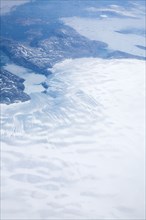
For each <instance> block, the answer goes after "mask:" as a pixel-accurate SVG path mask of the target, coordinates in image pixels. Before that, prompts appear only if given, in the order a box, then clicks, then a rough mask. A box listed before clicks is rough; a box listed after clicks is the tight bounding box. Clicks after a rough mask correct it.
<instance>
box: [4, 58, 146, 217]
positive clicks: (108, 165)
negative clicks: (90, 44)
mask: <svg viewBox="0 0 146 220" xmlns="http://www.w3.org/2000/svg"><path fill="white" fill-rule="evenodd" d="M144 68H145V63H144V61H140V60H124V59H121V60H102V59H96V58H83V59H74V60H72V59H71V60H65V61H63V62H61V63H58V64H56V65H55V66H54V67H53V74H52V75H50V76H49V77H48V83H49V88H48V89H47V93H46V94H43V93H33V94H32V96H31V100H30V101H29V102H28V103H19V104H18V103H17V104H12V105H11V106H5V105H1V121H2V123H1V134H2V146H1V159H2V199H3V200H2V201H3V202H2V210H3V213H2V219H9V218H11V219H36V218H37V219H40V220H41V219H54V218H62V219H68V218H72V219H77V218H78V219H83V218H84V219H85V218H86V219H87V218H94V219H95V218H98V219H105V218H111V219H143V218H144V195H145V193H144V190H145V189H144V155H145V154H144V153H145V152H144V149H145V147H144V74H145V71H144ZM137 201H138V202H137Z"/></svg>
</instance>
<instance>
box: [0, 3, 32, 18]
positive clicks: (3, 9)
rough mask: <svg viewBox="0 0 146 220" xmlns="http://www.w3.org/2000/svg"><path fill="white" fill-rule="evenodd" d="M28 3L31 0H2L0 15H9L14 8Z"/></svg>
mask: <svg viewBox="0 0 146 220" xmlns="http://www.w3.org/2000/svg"><path fill="white" fill-rule="evenodd" d="M26 2H29V0H8V1H5V0H1V4H0V14H1V15H4V14H6V13H9V12H10V11H11V10H12V9H13V8H14V7H16V6H18V5H22V4H25V3H26Z"/></svg>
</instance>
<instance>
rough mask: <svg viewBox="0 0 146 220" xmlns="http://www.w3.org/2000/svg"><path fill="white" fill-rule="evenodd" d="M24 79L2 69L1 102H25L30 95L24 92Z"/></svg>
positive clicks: (0, 76)
mask: <svg viewBox="0 0 146 220" xmlns="http://www.w3.org/2000/svg"><path fill="white" fill-rule="evenodd" d="M23 82H24V79H22V78H20V77H18V76H15V75H14V74H12V73H10V72H8V71H6V70H3V69H1V70H0V103H5V104H11V103H16V102H20V101H21V102H25V101H28V100H29V99H30V97H29V96H28V95H27V94H26V93H25V92H24V85H23Z"/></svg>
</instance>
